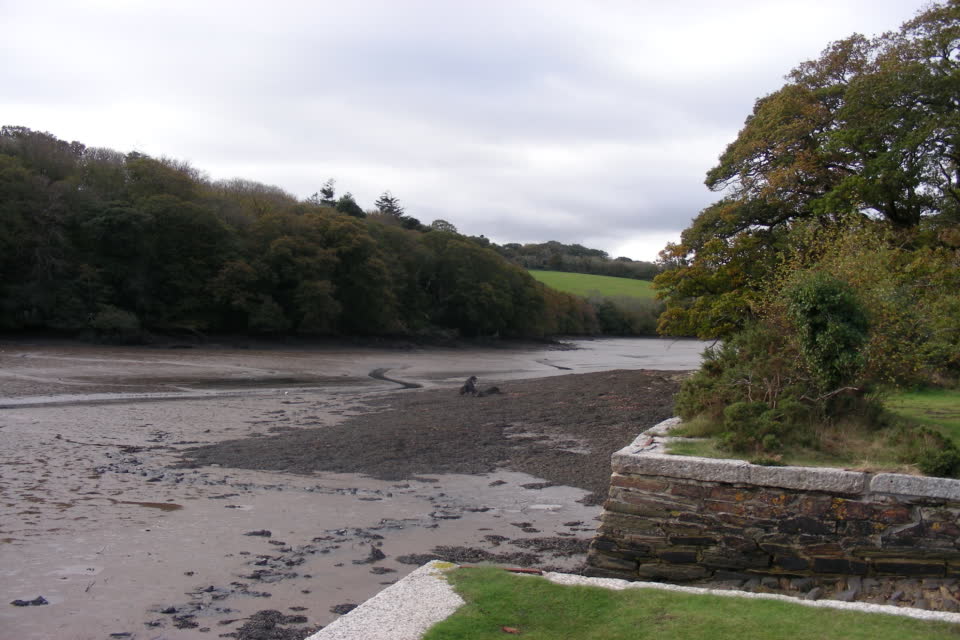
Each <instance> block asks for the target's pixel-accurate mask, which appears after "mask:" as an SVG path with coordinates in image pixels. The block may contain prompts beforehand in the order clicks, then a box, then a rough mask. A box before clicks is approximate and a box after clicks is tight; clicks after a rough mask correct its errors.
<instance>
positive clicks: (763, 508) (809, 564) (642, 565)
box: [588, 419, 960, 582]
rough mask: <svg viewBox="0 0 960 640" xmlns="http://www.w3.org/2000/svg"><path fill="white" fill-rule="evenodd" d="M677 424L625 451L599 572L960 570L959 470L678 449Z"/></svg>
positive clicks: (702, 577) (947, 574) (593, 557)
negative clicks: (914, 470)
mask: <svg viewBox="0 0 960 640" xmlns="http://www.w3.org/2000/svg"><path fill="white" fill-rule="evenodd" d="M676 423H677V420H676V419H672V420H669V421H666V422H664V423H661V424H660V425H657V426H656V427H654V428H653V429H651V430H648V431H647V432H644V434H642V435H641V436H640V437H639V438H638V439H637V440H636V441H635V442H634V443H633V444H632V445H630V446H628V447H625V448H624V449H622V450H621V451H619V452H617V453H616V454H614V456H613V475H612V477H611V481H610V496H609V499H608V500H607V501H606V503H605V504H604V513H603V516H602V521H601V525H600V528H599V531H598V535H597V536H596V537H595V538H594V540H593V542H592V544H591V548H590V552H589V554H588V565H589V567H590V570H589V573H590V574H591V575H595V576H605V577H616V578H626V579H632V580H664V581H670V582H677V581H710V580H717V581H720V580H725V579H729V578H731V577H733V576H739V577H742V576H744V575H753V576H774V577H784V576H787V577H805V578H813V579H814V580H816V579H817V578H831V579H835V578H836V577H837V576H850V575H856V576H864V577H877V578H882V577H890V576H902V577H911V578H917V577H923V578H928V577H930V578H957V577H960V480H950V479H943V478H922V477H916V476H908V475H902V474H889V473H880V474H870V473H861V472H853V471H842V470H837V469H821V468H808V467H762V466H757V465H751V464H749V463H747V462H743V461H739V460H715V459H707V458H692V457H686V456H671V455H667V454H665V453H664V445H665V443H666V442H667V441H669V437H668V436H667V433H668V432H669V429H670V428H671V427H672V426H674V425H675V424H676Z"/></svg>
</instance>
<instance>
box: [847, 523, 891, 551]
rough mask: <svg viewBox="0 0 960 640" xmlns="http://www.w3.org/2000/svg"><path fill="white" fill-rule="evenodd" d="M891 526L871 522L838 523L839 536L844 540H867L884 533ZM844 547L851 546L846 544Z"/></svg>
mask: <svg viewBox="0 0 960 640" xmlns="http://www.w3.org/2000/svg"><path fill="white" fill-rule="evenodd" d="M888 526H889V525H886V524H883V523H882V522H873V521H870V520H846V521H844V522H838V523H837V534H838V535H840V536H843V537H844V538H852V537H857V538H866V537H868V536H875V535H878V534H880V533H883V532H884V531H885V530H886V529H887V527H888ZM844 546H849V545H848V544H847V543H844Z"/></svg>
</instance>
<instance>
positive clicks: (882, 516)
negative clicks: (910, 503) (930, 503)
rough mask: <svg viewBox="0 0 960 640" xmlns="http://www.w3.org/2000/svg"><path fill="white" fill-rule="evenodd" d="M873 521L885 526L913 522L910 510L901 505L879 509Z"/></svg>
mask: <svg viewBox="0 0 960 640" xmlns="http://www.w3.org/2000/svg"><path fill="white" fill-rule="evenodd" d="M875 519H876V520H877V521H878V522H884V523H886V524H906V523H907V522H912V521H913V515H912V514H911V513H910V509H909V508H907V507H905V506H903V505H893V506H888V507H885V508H883V509H880V510H879V512H878V513H877V514H876V516H875Z"/></svg>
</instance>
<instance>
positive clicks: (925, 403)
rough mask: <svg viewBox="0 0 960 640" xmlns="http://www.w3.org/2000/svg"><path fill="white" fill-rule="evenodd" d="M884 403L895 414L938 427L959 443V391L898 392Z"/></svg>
mask: <svg viewBox="0 0 960 640" xmlns="http://www.w3.org/2000/svg"><path fill="white" fill-rule="evenodd" d="M885 404H886V406H887V408H888V409H890V411H892V412H894V413H896V414H897V415H901V416H903V417H904V418H908V419H910V420H913V421H914V422H918V423H920V424H922V425H926V426H928V427H934V428H935V429H939V430H940V432H941V433H943V435H945V436H947V437H948V438H950V439H952V440H953V441H954V442H956V443H957V444H958V445H960V391H950V390H947V389H930V390H926V391H912V392H909V393H898V394H896V395H894V396H892V397H891V398H890V399H889V400H887V402H886V403H885Z"/></svg>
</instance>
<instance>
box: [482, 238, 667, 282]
mask: <svg viewBox="0 0 960 640" xmlns="http://www.w3.org/2000/svg"><path fill="white" fill-rule="evenodd" d="M491 246H492V247H493V248H494V250H496V251H497V253H499V254H500V255H502V256H503V257H504V258H506V259H507V260H509V261H510V262H513V263H514V264H518V265H520V266H521V267H523V268H525V269H543V270H547V271H566V272H570V273H587V274H592V275H598V276H613V277H615V278H633V279H635V280H653V279H654V277H655V276H656V275H657V274H658V273H660V271H661V268H660V266H659V265H658V264H656V263H654V262H645V261H642V260H632V259H630V258H627V257H619V258H611V257H610V255H609V254H608V253H607V252H606V251H601V250H600V249H588V248H587V247H584V246H582V245H579V244H563V243H561V242H557V241H556V240H550V241H549V242H542V243H532V244H523V245H521V244H517V243H508V244H503V245H497V244H491Z"/></svg>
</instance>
